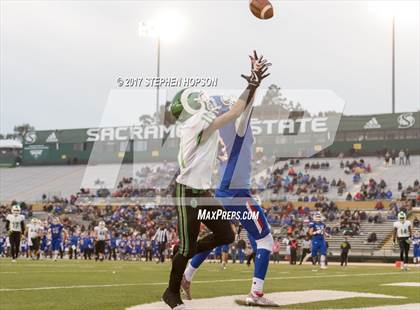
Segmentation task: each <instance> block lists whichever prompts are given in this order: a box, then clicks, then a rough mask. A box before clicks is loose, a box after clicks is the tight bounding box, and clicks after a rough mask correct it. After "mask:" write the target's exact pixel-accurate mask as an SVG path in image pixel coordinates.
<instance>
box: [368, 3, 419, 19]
mask: <svg viewBox="0 0 420 310" xmlns="http://www.w3.org/2000/svg"><path fill="white" fill-rule="evenodd" d="M368 9H369V11H370V12H371V13H372V14H375V15H378V16H382V17H387V18H393V17H398V18H401V19H404V20H415V19H417V20H418V18H419V3H418V2H417V1H412V0H398V1H391V0H388V1H368Z"/></svg>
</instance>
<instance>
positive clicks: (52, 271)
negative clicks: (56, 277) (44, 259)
mask: <svg viewBox="0 0 420 310" xmlns="http://www.w3.org/2000/svg"><path fill="white" fill-rule="evenodd" d="M94 272H109V273H112V272H113V270H108V269H107V270H76V271H74V270H67V271H64V270H42V271H41V270H40V271H32V270H31V271H0V274H9V273H10V274H15V273H20V274H28V273H94Z"/></svg>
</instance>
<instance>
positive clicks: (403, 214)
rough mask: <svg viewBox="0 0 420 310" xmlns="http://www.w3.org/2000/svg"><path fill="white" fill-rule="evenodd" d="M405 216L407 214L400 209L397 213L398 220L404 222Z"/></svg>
mask: <svg viewBox="0 0 420 310" xmlns="http://www.w3.org/2000/svg"><path fill="white" fill-rule="evenodd" d="M406 218H407V215H406V214H405V212H403V211H401V212H400V213H398V219H399V220H400V222H405V220H406Z"/></svg>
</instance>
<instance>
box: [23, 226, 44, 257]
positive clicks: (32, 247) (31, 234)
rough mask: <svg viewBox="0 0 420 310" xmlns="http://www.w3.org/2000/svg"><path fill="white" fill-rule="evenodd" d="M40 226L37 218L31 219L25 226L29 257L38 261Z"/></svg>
mask: <svg viewBox="0 0 420 310" xmlns="http://www.w3.org/2000/svg"><path fill="white" fill-rule="evenodd" d="M42 230H43V228H42V226H41V225H40V224H39V221H38V219H37V218H33V219H32V220H31V223H30V224H28V225H27V229H26V234H27V237H28V244H29V257H30V258H32V259H39V246H40V242H41V234H42Z"/></svg>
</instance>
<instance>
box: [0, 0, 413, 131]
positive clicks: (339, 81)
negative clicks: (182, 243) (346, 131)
mask: <svg viewBox="0 0 420 310" xmlns="http://www.w3.org/2000/svg"><path fill="white" fill-rule="evenodd" d="M369 2H370V1H297V0H293V1H272V3H273V6H274V11H275V15H274V17H273V18H272V19H270V20H258V19H257V18H255V17H254V16H253V15H251V13H250V11H249V8H248V0H237V1H214V0H213V1H184V2H180V1H167V2H160V1H64V0H63V1H55V2H52V1H4V0H1V7H0V9H1V13H0V14H1V15H0V28H1V29H0V31H1V32H0V34H1V41H0V43H1V47H0V53H1V54H0V65H1V69H0V78H1V80H0V132H1V133H8V132H11V131H12V130H13V126H15V125H17V124H21V123H30V124H31V125H33V126H35V128H36V129H38V130H42V129H66V128H85V127H97V126H99V125H101V124H103V123H104V113H105V114H107V116H106V118H109V115H110V114H109V113H108V112H107V111H114V112H112V113H114V114H112V113H111V115H115V118H112V117H111V120H109V119H108V120H107V124H112V122H114V123H113V124H112V125H115V126H116V125H119V124H120V123H121V122H123V121H124V119H125V118H126V115H127V118H137V115H141V114H143V113H153V112H154V111H155V96H156V94H155V90H154V89H153V88H148V89H145V88H142V89H136V88H134V89H133V88H130V89H121V88H118V85H117V79H118V78H123V79H125V78H140V77H143V78H146V77H154V76H156V64H157V61H156V59H157V56H156V55H157V40H156V38H153V37H140V36H139V22H140V21H148V22H150V21H154V20H159V19H162V18H163V19H165V20H166V21H167V23H168V24H169V26H168V25H167V26H166V27H165V29H164V30H166V31H168V29H169V30H171V31H170V35H168V36H163V38H162V40H161V68H160V69H161V76H162V77H197V76H198V77H214V78H217V79H218V88H220V89H237V90H240V89H242V88H244V86H245V82H244V80H243V79H241V78H240V75H241V74H242V73H247V71H248V70H249V59H248V55H249V53H250V52H251V51H252V50H254V49H256V50H257V51H259V52H261V53H263V54H264V56H266V57H267V58H268V59H269V60H270V61H271V62H272V63H273V66H272V67H271V68H270V71H271V75H270V77H269V78H267V80H266V81H264V84H265V85H264V86H268V85H269V84H271V83H274V84H277V85H279V86H280V87H282V88H284V89H289V90H294V89H299V90H305V89H308V90H328V91H332V92H334V93H335V94H336V95H337V96H338V97H340V98H341V99H342V100H343V101H344V102H345V108H344V109H345V110H344V112H345V114H373V113H388V112H390V111H391V63H392V62H391V55H392V54H391V51H392V49H391V33H392V32H391V29H392V18H391V17H390V16H387V15H386V14H385V15H384V14H382V13H383V12H382V11H383V10H374V9H372V2H370V3H369ZM374 2H376V1H374ZM407 3H408V4H407ZM398 4H399V5H403V6H405V7H408V8H409V10H408V12H407V10H400V11H398V14H397V16H396V111H397V112H403V111H417V110H419V105H420V86H419V85H420V69H419V67H420V62H419V55H420V47H419V46H420V43H419V38H420V31H419V29H420V25H419V12H420V7H419V2H418V1H408V2H407V1H405V2H404V1H399V2H398ZM379 8H381V6H379ZM413 12H414V13H413ZM175 29H178V30H177V31H175V32H173V31H174V30H175ZM172 35H173V36H172ZM177 90H179V88H171V89H163V90H162V92H161V100H162V101H164V100H165V99H166V98H168V99H169V98H171V97H172V96H173V94H174V93H175V92H176V91H177ZM212 91H213V92H214V91H215V90H214V89H213V90H212ZM133 94H134V97H133ZM120 102H121V110H120V111H118V109H115V106H118V104H119V103H120ZM110 105H111V106H112V107H114V108H113V109H110V108H109V106H110ZM133 115H134V117H133Z"/></svg>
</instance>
